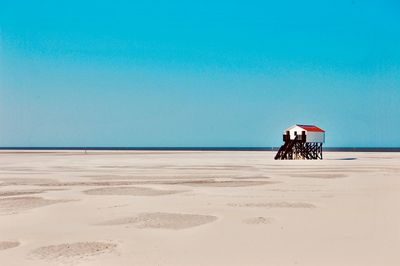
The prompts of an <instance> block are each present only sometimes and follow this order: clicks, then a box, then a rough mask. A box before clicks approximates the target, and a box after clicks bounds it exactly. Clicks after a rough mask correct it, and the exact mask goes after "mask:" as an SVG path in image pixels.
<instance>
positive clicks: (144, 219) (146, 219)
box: [99, 212, 217, 230]
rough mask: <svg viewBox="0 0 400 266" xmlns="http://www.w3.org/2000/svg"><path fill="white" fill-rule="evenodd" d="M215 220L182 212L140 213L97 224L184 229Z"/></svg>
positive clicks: (210, 216) (214, 218)
mask: <svg viewBox="0 0 400 266" xmlns="http://www.w3.org/2000/svg"><path fill="white" fill-rule="evenodd" d="M215 220H217V217H216V216H212V215H199V214H182V213H165V212H155V213H140V214H138V215H137V216H134V217H126V218H121V219H116V220H111V221H107V222H104V223H101V224H99V225H126V224H132V225H134V226H135V227H137V228H158V229H174V230H179V229H186V228H191V227H195V226H200V225H203V224H207V223H211V222H214V221H215Z"/></svg>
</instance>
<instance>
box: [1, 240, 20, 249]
mask: <svg viewBox="0 0 400 266" xmlns="http://www.w3.org/2000/svg"><path fill="white" fill-rule="evenodd" d="M18 246H19V242H17V241H0V250H5V249H9V248H15V247H18Z"/></svg>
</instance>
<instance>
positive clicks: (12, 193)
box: [0, 189, 63, 197]
mask: <svg viewBox="0 0 400 266" xmlns="http://www.w3.org/2000/svg"><path fill="white" fill-rule="evenodd" d="M58 190H63V189H24V190H6V191H0V197H11V196H23V195H32V194H40V193H44V192H47V191H58Z"/></svg>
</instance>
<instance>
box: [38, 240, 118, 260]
mask: <svg viewBox="0 0 400 266" xmlns="http://www.w3.org/2000/svg"><path fill="white" fill-rule="evenodd" d="M116 246H117V245H116V244H113V243H105V242H75V243H65V244H59V245H51V246H44V247H40V248H37V249H35V250H33V251H32V253H31V254H32V256H33V257H34V258H38V259H44V260H66V261H73V260H77V259H79V260H82V259H83V258H85V257H91V256H95V255H100V254H103V253H106V252H111V251H113V250H114V249H115V247H116Z"/></svg>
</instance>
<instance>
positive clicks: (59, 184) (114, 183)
mask: <svg viewBox="0 0 400 266" xmlns="http://www.w3.org/2000/svg"><path fill="white" fill-rule="evenodd" d="M137 184H141V182H138V181H102V182H100V181H98V182H97V181H75V182H54V183H47V184H40V185H39V186H43V187H48V186H51V187H81V186H83V187H84V186H129V185H137Z"/></svg>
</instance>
